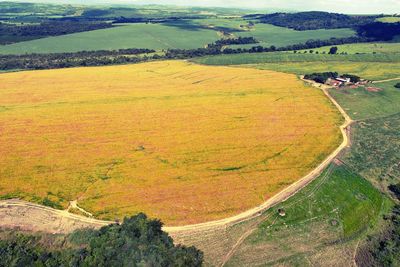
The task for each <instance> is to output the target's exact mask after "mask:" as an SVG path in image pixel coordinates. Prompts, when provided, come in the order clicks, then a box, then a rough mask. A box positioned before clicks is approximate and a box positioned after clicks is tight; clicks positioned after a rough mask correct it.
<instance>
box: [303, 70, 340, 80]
mask: <svg viewBox="0 0 400 267" xmlns="http://www.w3.org/2000/svg"><path fill="white" fill-rule="evenodd" d="M338 76H339V74H338V73H337V72H320V73H318V72H316V73H311V74H306V75H304V79H306V80H313V81H315V82H317V83H326V81H327V80H328V79H329V78H337V77H338Z"/></svg>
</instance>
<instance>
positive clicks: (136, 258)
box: [0, 213, 203, 267]
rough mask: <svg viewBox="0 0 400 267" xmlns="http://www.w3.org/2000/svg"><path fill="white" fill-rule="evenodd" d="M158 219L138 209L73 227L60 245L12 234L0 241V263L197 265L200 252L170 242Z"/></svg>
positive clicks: (47, 264)
mask: <svg viewBox="0 0 400 267" xmlns="http://www.w3.org/2000/svg"><path fill="white" fill-rule="evenodd" d="M161 227H162V223H161V222H160V221H159V220H150V219H148V218H147V217H146V215H145V214H143V213H141V214H138V215H136V216H134V217H131V218H126V219H125V220H124V221H123V223H122V224H112V225H108V226H104V227H102V228H101V229H99V230H89V229H83V230H77V231H75V232H73V233H72V234H70V235H68V236H66V238H65V240H66V241H64V242H63V243H64V244H63V246H62V247H51V249H49V248H47V247H44V246H43V245H42V244H41V243H44V242H41V240H40V238H38V237H36V238H35V237H33V236H25V235H16V236H13V237H12V238H9V239H6V240H2V241H0V259H1V261H0V266H7V267H8V266H48V267H53V266H54V267H58V266H74V267H79V266H118V267H119V266H182V267H184V266H193V267H197V266H201V265H202V262H203V253H202V252H201V251H200V250H198V249H196V248H195V247H185V246H181V245H174V243H173V240H172V238H171V237H170V236H168V234H167V233H165V232H163V231H162V229H161Z"/></svg>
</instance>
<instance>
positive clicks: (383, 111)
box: [330, 74, 400, 120]
mask: <svg viewBox="0 0 400 267" xmlns="http://www.w3.org/2000/svg"><path fill="white" fill-rule="evenodd" d="M399 76H400V74H399ZM398 82H400V81H392V82H386V83H377V84H373V85H369V86H373V87H378V88H381V89H383V90H382V91H380V92H369V91H367V90H365V89H364V88H362V87H360V88H358V89H346V90H335V89H332V90H330V93H331V94H332V96H333V97H334V98H335V99H336V100H337V101H338V102H339V103H340V105H341V106H342V107H343V108H344V109H345V110H346V111H347V113H348V114H349V116H351V117H352V118H354V119H356V120H361V119H369V118H377V117H385V116H389V115H393V114H396V113H399V112H400V89H398V88H395V87H394V84H396V83H398Z"/></svg>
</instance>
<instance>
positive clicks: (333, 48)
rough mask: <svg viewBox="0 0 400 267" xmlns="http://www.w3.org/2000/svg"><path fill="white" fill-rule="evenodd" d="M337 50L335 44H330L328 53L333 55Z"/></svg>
mask: <svg viewBox="0 0 400 267" xmlns="http://www.w3.org/2000/svg"><path fill="white" fill-rule="evenodd" d="M337 51H338V48H337V46H332V47H331V48H330V49H329V54H330V55H335V54H336V53H337Z"/></svg>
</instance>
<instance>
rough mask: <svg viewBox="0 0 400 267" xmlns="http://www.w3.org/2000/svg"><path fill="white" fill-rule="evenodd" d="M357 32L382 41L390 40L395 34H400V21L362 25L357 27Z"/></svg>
mask: <svg viewBox="0 0 400 267" xmlns="http://www.w3.org/2000/svg"><path fill="white" fill-rule="evenodd" d="M357 34H358V35H359V36H364V37H367V38H374V39H376V40H380V41H390V40H392V39H393V38H394V37H395V36H397V35H400V22H397V23H383V22H373V23H369V24H366V25H361V26H359V27H358V28H357Z"/></svg>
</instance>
